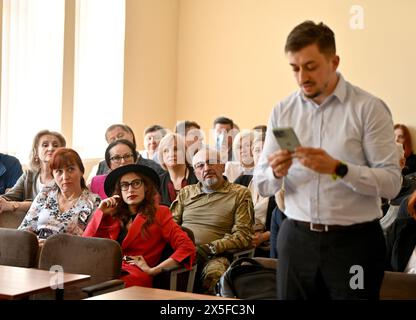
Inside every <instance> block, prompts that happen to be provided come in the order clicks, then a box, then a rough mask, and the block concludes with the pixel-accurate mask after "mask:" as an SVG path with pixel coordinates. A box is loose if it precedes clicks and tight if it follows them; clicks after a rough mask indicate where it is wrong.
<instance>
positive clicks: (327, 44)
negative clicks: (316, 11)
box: [285, 20, 336, 55]
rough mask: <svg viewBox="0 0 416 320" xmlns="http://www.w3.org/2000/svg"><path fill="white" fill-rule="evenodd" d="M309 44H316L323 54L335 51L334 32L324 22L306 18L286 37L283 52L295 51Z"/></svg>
mask: <svg viewBox="0 0 416 320" xmlns="http://www.w3.org/2000/svg"><path fill="white" fill-rule="evenodd" d="M311 44H316V45H317V46H318V48H319V51H320V52H321V53H323V54H327V55H333V54H335V53H336V46H335V35H334V32H333V31H332V30H331V29H330V28H329V27H328V26H326V25H325V24H323V23H322V22H320V23H319V24H316V23H315V22H313V21H310V20H307V21H305V22H302V23H301V24H299V25H297V26H296V27H295V28H294V29H293V30H292V31H291V32H290V33H289V35H288V37H287V39H286V45H285V52H286V53H288V52H297V51H299V50H301V49H303V48H305V47H307V46H309V45H311Z"/></svg>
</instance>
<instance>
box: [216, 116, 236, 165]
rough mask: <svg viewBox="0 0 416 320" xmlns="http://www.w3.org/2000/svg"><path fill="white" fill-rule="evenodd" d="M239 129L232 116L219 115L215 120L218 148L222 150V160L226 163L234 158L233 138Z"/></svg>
mask: <svg viewBox="0 0 416 320" xmlns="http://www.w3.org/2000/svg"><path fill="white" fill-rule="evenodd" d="M238 131H239V130H238V129H237V128H234V121H233V120H231V119H230V118H226V117H218V118H216V119H215V120H214V135H215V143H216V149H217V150H218V151H219V152H220V154H221V161H222V162H224V163H225V162H227V161H231V160H232V159H233V139H234V136H235V135H236V133H237V132H238Z"/></svg>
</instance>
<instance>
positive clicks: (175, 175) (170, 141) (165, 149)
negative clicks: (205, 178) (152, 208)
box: [158, 133, 198, 206]
mask: <svg viewBox="0 0 416 320" xmlns="http://www.w3.org/2000/svg"><path fill="white" fill-rule="evenodd" d="M158 152H159V155H158V157H159V160H160V165H161V166H162V168H163V169H165V170H166V171H165V173H164V174H162V175H161V176H160V189H159V192H160V195H161V201H160V202H161V203H162V204H164V205H166V206H170V205H171V204H172V202H173V201H174V200H175V199H176V196H177V194H178V192H179V191H180V190H181V189H182V188H183V187H185V186H187V185H189V184H195V183H197V182H198V179H197V178H196V177H195V174H194V169H193V168H192V167H191V166H189V165H188V163H187V162H186V159H185V152H186V151H185V140H184V139H183V137H182V136H180V135H178V134H174V133H168V134H167V135H166V136H164V137H163V139H162V140H161V141H160V144H159V150H158Z"/></svg>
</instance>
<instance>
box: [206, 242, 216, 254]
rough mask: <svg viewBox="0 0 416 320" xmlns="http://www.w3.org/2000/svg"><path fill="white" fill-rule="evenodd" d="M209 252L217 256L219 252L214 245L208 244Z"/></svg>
mask: <svg viewBox="0 0 416 320" xmlns="http://www.w3.org/2000/svg"><path fill="white" fill-rule="evenodd" d="M208 248H209V252H210V253H211V254H212V255H213V256H215V255H216V254H217V250H216V249H215V246H214V245H213V244H212V243H208Z"/></svg>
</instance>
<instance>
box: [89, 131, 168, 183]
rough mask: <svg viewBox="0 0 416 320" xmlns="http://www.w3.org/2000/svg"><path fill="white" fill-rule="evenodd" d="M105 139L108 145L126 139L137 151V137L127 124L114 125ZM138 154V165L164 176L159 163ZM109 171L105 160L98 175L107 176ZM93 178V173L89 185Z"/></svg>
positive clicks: (107, 132) (101, 163)
mask: <svg viewBox="0 0 416 320" xmlns="http://www.w3.org/2000/svg"><path fill="white" fill-rule="evenodd" d="M105 137H106V140H107V142H108V144H110V143H111V142H114V141H116V140H120V139H125V140H128V141H130V142H131V143H132V144H133V145H134V149H136V147H137V145H136V137H135V136H134V132H133V130H132V129H131V128H130V127H129V126H128V125H125V124H113V125H112V126H110V127H109V128H108V129H107V131H106V134H105ZM136 153H137V161H136V163H137V164H141V165H144V166H148V167H150V168H152V169H153V170H155V171H156V172H157V174H162V173H163V172H164V171H163V169H162V168H161V167H160V165H159V164H158V163H156V162H155V161H153V160H150V159H144V158H143V157H142V156H141V155H140V153H139V152H137V151H136ZM94 171H95V170H94V168H93V169H92V170H91V172H94ZM109 171H110V168H109V167H108V165H107V163H106V161H105V160H103V161H101V162H100V164H99V167H98V170H97V172H96V175H103V174H107V173H108V172H109ZM93 176H94V175H93V173H91V175H90V177H89V178H88V185H90V184H91V180H92V177H93Z"/></svg>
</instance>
